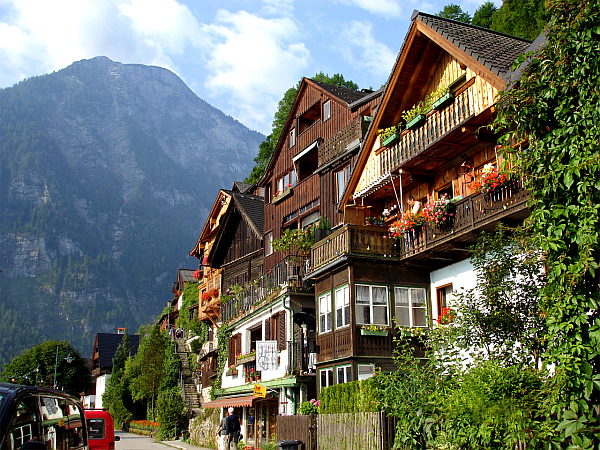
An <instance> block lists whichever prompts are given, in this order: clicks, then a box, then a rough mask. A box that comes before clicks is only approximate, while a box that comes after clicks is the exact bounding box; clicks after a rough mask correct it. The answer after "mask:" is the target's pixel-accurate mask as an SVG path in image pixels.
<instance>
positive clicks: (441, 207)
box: [423, 194, 456, 227]
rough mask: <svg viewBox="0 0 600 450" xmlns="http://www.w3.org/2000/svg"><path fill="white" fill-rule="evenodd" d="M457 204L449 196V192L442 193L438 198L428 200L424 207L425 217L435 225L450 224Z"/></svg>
mask: <svg viewBox="0 0 600 450" xmlns="http://www.w3.org/2000/svg"><path fill="white" fill-rule="evenodd" d="M455 211H456V206H455V205H454V203H453V202H452V201H451V200H450V199H449V198H448V194H444V195H442V197H441V198H439V199H438V200H434V201H431V202H428V203H427V204H425V206H424V207H423V217H425V219H426V220H427V222H429V223H430V224H431V225H433V226H438V227H441V226H444V225H450V223H451V222H452V220H453V219H454V212H455Z"/></svg>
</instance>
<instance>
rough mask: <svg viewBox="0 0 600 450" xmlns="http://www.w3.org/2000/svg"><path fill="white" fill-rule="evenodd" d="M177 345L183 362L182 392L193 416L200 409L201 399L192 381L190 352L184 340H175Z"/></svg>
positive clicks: (178, 353)
mask: <svg viewBox="0 0 600 450" xmlns="http://www.w3.org/2000/svg"><path fill="white" fill-rule="evenodd" d="M175 343H176V344H177V355H178V356H179V360H180V361H181V380H180V381H181V383H180V384H181V390H182V392H183V397H184V399H185V402H186V404H187V407H188V411H190V413H191V414H193V413H194V412H195V411H196V410H198V409H200V399H199V398H198V392H197V391H196V384H195V383H194V381H193V380H192V372H191V370H190V365H189V363H188V351H187V347H186V345H185V340H184V339H175Z"/></svg>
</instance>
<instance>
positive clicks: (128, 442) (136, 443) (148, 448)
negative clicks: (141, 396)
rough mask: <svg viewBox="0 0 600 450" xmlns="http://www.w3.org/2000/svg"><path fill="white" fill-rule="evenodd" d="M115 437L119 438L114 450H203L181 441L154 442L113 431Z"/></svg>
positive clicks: (131, 434) (146, 438) (143, 437)
mask: <svg viewBox="0 0 600 450" xmlns="http://www.w3.org/2000/svg"><path fill="white" fill-rule="evenodd" d="M115 435H117V436H119V437H120V438H121V440H120V441H119V442H117V443H115V447H116V448H115V450H169V447H175V448H179V449H181V450H205V449H203V448H202V447H196V446H195V445H190V444H186V443H185V442H181V441H167V442H164V443H162V442H155V441H154V439H151V438H149V437H145V436H140V435H138V434H133V433H124V432H122V431H118V430H115ZM206 450H208V449H206Z"/></svg>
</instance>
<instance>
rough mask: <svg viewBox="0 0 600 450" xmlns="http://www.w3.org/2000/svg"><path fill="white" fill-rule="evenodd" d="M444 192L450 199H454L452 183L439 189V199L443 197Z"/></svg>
mask: <svg viewBox="0 0 600 450" xmlns="http://www.w3.org/2000/svg"><path fill="white" fill-rule="evenodd" d="M444 194H446V195H447V198H448V199H449V200H450V199H452V198H454V194H453V192H452V183H450V184H449V185H447V186H444V187H443V188H441V189H438V190H437V194H436V195H437V198H438V199H440V198H442V196H443V195H444Z"/></svg>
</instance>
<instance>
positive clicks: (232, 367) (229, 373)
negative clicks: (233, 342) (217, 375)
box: [225, 364, 238, 376]
mask: <svg viewBox="0 0 600 450" xmlns="http://www.w3.org/2000/svg"><path fill="white" fill-rule="evenodd" d="M237 374H238V371H237V368H236V366H235V364H231V365H230V366H229V368H228V369H227V372H225V375H227V376H233V375H237Z"/></svg>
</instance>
